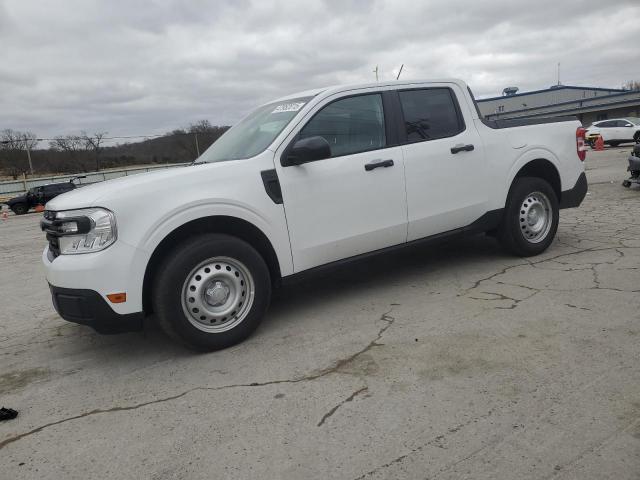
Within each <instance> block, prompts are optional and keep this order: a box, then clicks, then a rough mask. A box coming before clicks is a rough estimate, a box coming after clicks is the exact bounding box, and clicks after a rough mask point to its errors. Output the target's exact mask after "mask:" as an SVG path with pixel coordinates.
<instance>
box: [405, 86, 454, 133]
mask: <svg viewBox="0 0 640 480" xmlns="http://www.w3.org/2000/svg"><path fill="white" fill-rule="evenodd" d="M398 95H399V96H400V104H401V105H402V112H403V114H404V125H405V129H406V132H407V142H408V143H412V142H421V141H424V140H434V139H436V138H445V137H453V136H454V135H457V134H458V133H460V132H462V131H463V130H464V128H465V127H464V121H463V120H462V117H461V115H460V110H459V108H458V104H457V102H456V100H455V98H454V96H453V92H452V91H451V89H449V88H428V89H423V90H405V91H401V92H398Z"/></svg>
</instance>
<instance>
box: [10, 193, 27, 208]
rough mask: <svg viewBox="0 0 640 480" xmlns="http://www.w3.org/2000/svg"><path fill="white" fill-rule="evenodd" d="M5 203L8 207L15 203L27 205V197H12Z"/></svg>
mask: <svg viewBox="0 0 640 480" xmlns="http://www.w3.org/2000/svg"><path fill="white" fill-rule="evenodd" d="M6 203H7V205H9V206H11V205H14V204H16V203H28V199H27V195H26V194H25V195H20V196H17V197H13V198H12V199H10V200H7V202H6Z"/></svg>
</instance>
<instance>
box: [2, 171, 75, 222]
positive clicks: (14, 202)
mask: <svg viewBox="0 0 640 480" xmlns="http://www.w3.org/2000/svg"><path fill="white" fill-rule="evenodd" d="M79 178H84V176H82V177H74V178H72V179H71V180H69V181H68V182H61V183H50V184H48V185H40V186H39V187H33V188H30V189H29V190H28V191H27V193H25V194H24V195H20V196H18V197H14V198H12V199H10V200H8V201H7V205H8V206H9V208H10V209H11V210H13V213H15V214H16V215H24V214H25V213H27V212H28V211H29V210H30V209H32V208H34V207H35V206H36V205H44V204H45V203H47V202H48V201H49V200H52V199H54V198H55V197H57V196H58V195H61V194H63V193H66V192H70V191H71V190H75V189H76V188H77V186H76V184H75V183H73V182H74V181H75V180H77V179H79Z"/></svg>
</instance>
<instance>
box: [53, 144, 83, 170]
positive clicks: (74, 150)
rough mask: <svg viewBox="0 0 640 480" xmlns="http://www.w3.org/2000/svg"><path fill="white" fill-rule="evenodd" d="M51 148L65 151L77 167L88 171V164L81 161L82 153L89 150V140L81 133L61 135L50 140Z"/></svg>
mask: <svg viewBox="0 0 640 480" xmlns="http://www.w3.org/2000/svg"><path fill="white" fill-rule="evenodd" d="M49 147H50V148H51V150H55V151H57V152H64V153H65V154H66V155H67V157H68V159H69V160H70V162H71V163H72V164H73V165H74V167H75V168H80V169H82V171H83V172H86V171H87V167H86V165H83V162H82V161H81V156H82V154H83V153H84V152H85V151H86V150H87V142H86V140H85V138H84V137H82V136H81V135H60V136H57V137H54V139H53V140H51V141H50V142H49Z"/></svg>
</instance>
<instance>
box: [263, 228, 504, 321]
mask: <svg viewBox="0 0 640 480" xmlns="http://www.w3.org/2000/svg"><path fill="white" fill-rule="evenodd" d="M498 258H499V259H507V258H513V257H511V256H510V255H509V254H507V253H505V252H504V251H503V250H502V249H501V248H500V246H499V244H498V242H497V241H496V240H495V239H494V238H492V237H489V236H487V235H483V234H480V235H474V236H470V237H466V238H457V239H452V240H449V241H443V242H442V243H438V244H431V245H414V246H410V247H406V248H403V249H400V250H397V251H394V252H388V253H383V254H379V255H374V256H371V257H368V258H366V259H362V260H357V261H354V262H350V263H348V264H345V265H342V266H340V267H336V268H335V269H332V270H330V271H327V272H325V273H318V274H316V275H311V276H309V277H308V278H306V279H304V280H301V281H300V282H297V283H295V284H291V285H287V286H284V287H282V288H280V289H277V290H276V291H275V292H274V296H273V301H272V304H271V309H270V312H269V315H268V317H269V318H267V323H268V322H269V320H274V317H277V316H279V315H281V314H292V313H295V312H296V311H297V310H300V312H301V313H302V312H303V311H304V310H305V309H312V308H315V307H319V306H322V304H323V303H325V301H326V300H327V299H328V298H331V299H332V300H336V299H337V300H340V298H343V297H344V298H346V297H349V296H352V295H359V294H360V293H362V292H363V291H366V290H368V289H370V288H372V287H379V286H384V285H395V284H399V283H403V282H404V283H407V282H408V281H409V280H410V279H411V278H418V279H419V281H420V282H421V283H425V282H429V281H435V280H437V278H438V275H439V272H440V271H441V270H443V269H455V268H456V267H460V266H462V267H463V266H464V265H466V264H471V263H475V262H478V261H480V262H483V263H486V262H490V261H494V260H496V259H498Z"/></svg>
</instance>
